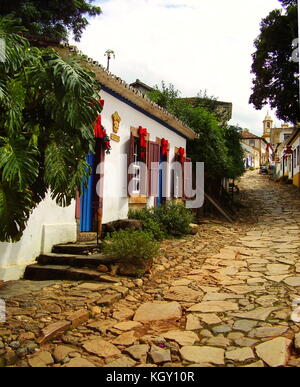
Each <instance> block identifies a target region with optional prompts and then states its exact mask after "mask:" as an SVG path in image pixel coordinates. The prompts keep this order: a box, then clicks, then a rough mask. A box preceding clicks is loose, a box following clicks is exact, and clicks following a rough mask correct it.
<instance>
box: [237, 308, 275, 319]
mask: <svg viewBox="0 0 300 387" xmlns="http://www.w3.org/2000/svg"><path fill="white" fill-rule="evenodd" d="M278 309H280V308H276V307H274V308H256V309H253V310H250V311H249V312H243V313H232V314H231V316H233V317H238V318H245V319H248V320H258V321H265V320H266V319H267V318H268V317H269V315H270V314H271V313H272V312H274V311H275V310H278Z"/></svg>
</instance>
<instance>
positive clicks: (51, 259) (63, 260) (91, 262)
mask: <svg viewBox="0 0 300 387" xmlns="http://www.w3.org/2000/svg"><path fill="white" fill-rule="evenodd" d="M37 262H38V263H39V264H40V265H66V266H75V267H84V266H89V267H96V266H98V265H101V264H104V265H105V264H113V263H115V262H116V261H114V260H113V259H111V258H108V257H107V256H105V255H104V254H100V253H99V254H91V255H80V254H56V253H49V254H41V255H40V256H39V257H38V258H37Z"/></svg>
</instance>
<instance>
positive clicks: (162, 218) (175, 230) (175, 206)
mask: <svg viewBox="0 0 300 387" xmlns="http://www.w3.org/2000/svg"><path fill="white" fill-rule="evenodd" d="M128 218H129V219H139V220H142V221H143V228H144V230H145V231H147V232H149V233H151V234H152V235H153V237H154V238H155V239H157V240H162V239H164V238H166V237H167V236H168V235H185V234H188V233H189V232H190V227H189V225H190V223H192V222H193V221H194V215H193V214H192V212H191V210H189V209H187V208H186V207H185V205H184V204H182V203H176V202H174V201H168V202H167V203H166V204H163V205H161V206H158V207H151V208H144V209H142V210H136V211H133V210H130V211H129V212H128Z"/></svg>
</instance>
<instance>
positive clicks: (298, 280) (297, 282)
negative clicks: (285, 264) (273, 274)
mask: <svg viewBox="0 0 300 387" xmlns="http://www.w3.org/2000/svg"><path fill="white" fill-rule="evenodd" d="M283 282H284V283H286V284H287V285H289V286H293V287H297V286H300V277H288V278H286V279H285V280H283Z"/></svg>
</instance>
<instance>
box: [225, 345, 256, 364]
mask: <svg viewBox="0 0 300 387" xmlns="http://www.w3.org/2000/svg"><path fill="white" fill-rule="evenodd" d="M225 357H226V359H228V360H233V361H236V362H243V361H246V360H252V359H253V360H254V359H255V355H254V353H253V351H252V349H251V348H249V347H248V348H247V347H244V348H237V349H234V350H233V351H227V352H226V355H225Z"/></svg>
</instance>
